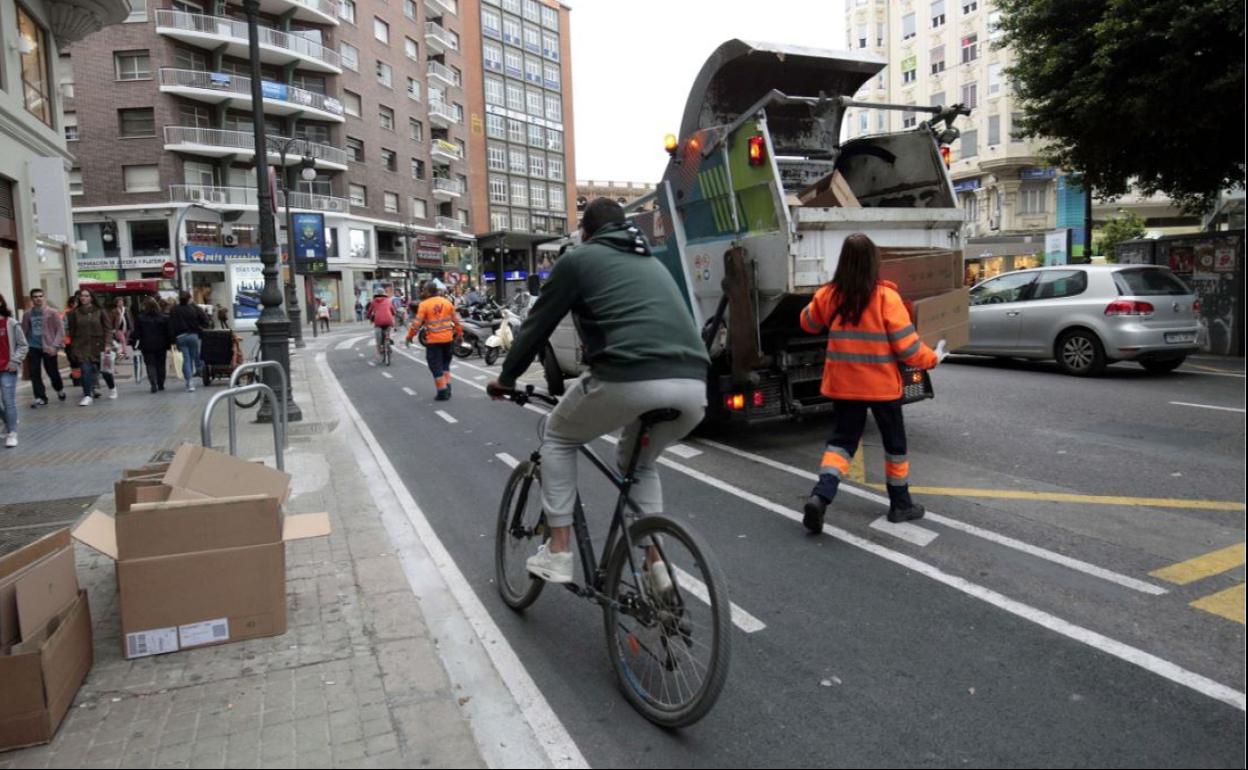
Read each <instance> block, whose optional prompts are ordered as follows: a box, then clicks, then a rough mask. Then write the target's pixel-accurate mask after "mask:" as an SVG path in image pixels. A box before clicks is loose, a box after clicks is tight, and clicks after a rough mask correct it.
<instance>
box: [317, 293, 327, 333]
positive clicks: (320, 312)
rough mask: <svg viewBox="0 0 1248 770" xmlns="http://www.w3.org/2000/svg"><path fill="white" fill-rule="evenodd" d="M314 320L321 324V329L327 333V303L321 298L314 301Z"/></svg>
mask: <svg viewBox="0 0 1248 770" xmlns="http://www.w3.org/2000/svg"><path fill="white" fill-rule="evenodd" d="M316 320H317V321H319V322H320V323H321V325H322V326H321V331H323V332H326V333H329V305H326V304H325V300H323V299H318V300H317V301H316Z"/></svg>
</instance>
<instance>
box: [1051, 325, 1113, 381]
mask: <svg viewBox="0 0 1248 770" xmlns="http://www.w3.org/2000/svg"><path fill="white" fill-rule="evenodd" d="M1056 352H1057V365H1058V366H1060V367H1061V368H1062V371H1063V372H1065V373H1066V374H1069V375H1073V376H1075V377H1091V376H1092V375H1095V374H1100V373H1101V372H1102V371H1103V370H1104V369H1105V364H1106V361H1105V346H1104V345H1102V344H1101V341H1100V340H1099V339H1097V336H1096V335H1095V334H1093V333H1092V332H1090V331H1087V330H1085V329H1074V330H1072V331H1068V332H1066V333H1065V334H1063V335H1062V337H1061V339H1059V340H1058V341H1057V351H1056Z"/></svg>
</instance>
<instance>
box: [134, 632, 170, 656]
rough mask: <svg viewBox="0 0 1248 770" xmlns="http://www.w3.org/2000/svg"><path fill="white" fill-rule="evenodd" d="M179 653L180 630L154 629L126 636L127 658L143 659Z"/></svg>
mask: <svg viewBox="0 0 1248 770" xmlns="http://www.w3.org/2000/svg"><path fill="white" fill-rule="evenodd" d="M177 651H178V629H177V628H176V627H173V626H170V627H169V628H153V629H151V630H150V631H139V632H138V633H134V634H126V657H127V658H142V657H144V656H146V655H160V654H162V653H166V652H177Z"/></svg>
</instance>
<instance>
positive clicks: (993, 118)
mask: <svg viewBox="0 0 1248 770" xmlns="http://www.w3.org/2000/svg"><path fill="white" fill-rule="evenodd" d="M998 144H1001V116H1000V115H989V116H988V146H989V147H996V146H997V145H998Z"/></svg>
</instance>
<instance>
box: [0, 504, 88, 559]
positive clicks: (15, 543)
mask: <svg viewBox="0 0 1248 770" xmlns="http://www.w3.org/2000/svg"><path fill="white" fill-rule="evenodd" d="M95 500H96V498H95V497H65V498H61V499H59V500H39V501H36V502H31V503H13V504H10V505H0V556H3V555H4V554H6V553H11V552H12V551H16V550H17V549H18V548H21V547H22V546H24V545H26V544H28V543H33V542H34V541H36V540H38V539H39V538H41V537H43V536H44V535H46V534H48V533H49V532H51V531H52V530H54V529H59V528H61V527H70V526H73V525H74V524H75V523H77V521H78V518H79V517H80V516H82V514H83V513H85V512H86V510H87V508H89V507H90V506H91V504H92V503H93V502H95Z"/></svg>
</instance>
